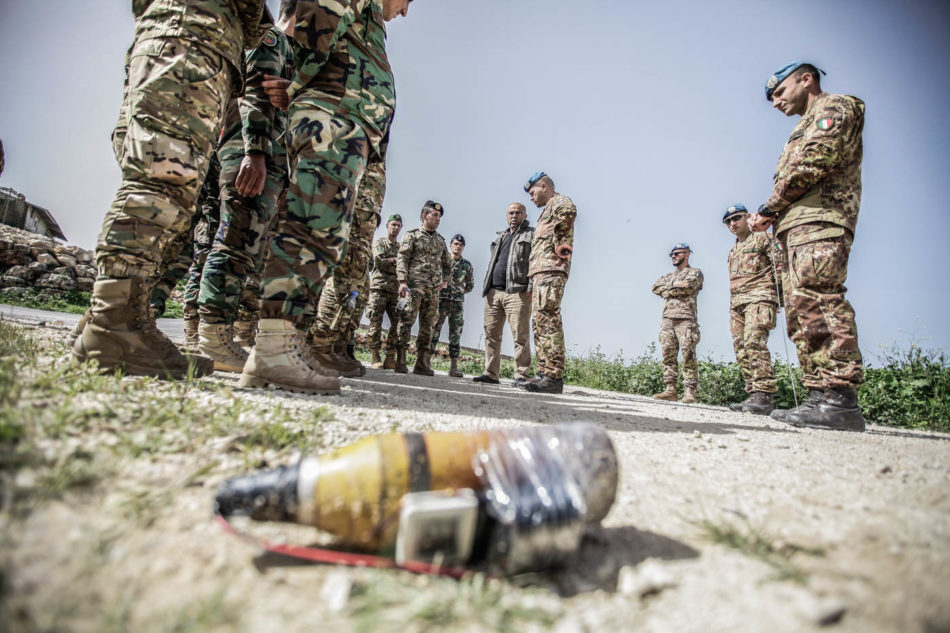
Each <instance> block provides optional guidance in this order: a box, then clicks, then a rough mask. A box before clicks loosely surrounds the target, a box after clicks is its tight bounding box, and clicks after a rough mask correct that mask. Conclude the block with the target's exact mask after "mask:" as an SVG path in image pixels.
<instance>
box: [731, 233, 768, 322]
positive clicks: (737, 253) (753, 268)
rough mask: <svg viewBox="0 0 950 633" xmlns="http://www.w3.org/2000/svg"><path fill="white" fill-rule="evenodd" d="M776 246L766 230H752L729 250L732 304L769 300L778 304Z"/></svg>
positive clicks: (738, 304)
mask: <svg viewBox="0 0 950 633" xmlns="http://www.w3.org/2000/svg"><path fill="white" fill-rule="evenodd" d="M774 250H775V245H774V244H773V242H772V238H770V237H769V236H768V235H767V234H766V233H750V234H749V235H747V236H746V238H745V239H744V240H742V241H739V239H738V238H736V243H735V245H734V246H733V247H732V250H730V251H729V292H730V293H731V295H732V299H731V302H730V306H732V307H735V306H740V305H744V304H746V303H757V302H760V301H765V302H768V303H774V304H776V305H777V304H778V295H777V294H776V290H775V271H774V270H773V268H772V255H773V251H774Z"/></svg>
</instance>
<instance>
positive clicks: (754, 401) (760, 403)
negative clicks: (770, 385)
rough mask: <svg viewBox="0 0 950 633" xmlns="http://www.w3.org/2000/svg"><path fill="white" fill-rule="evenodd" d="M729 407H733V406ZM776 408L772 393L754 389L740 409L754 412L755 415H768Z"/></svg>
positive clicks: (745, 411)
mask: <svg viewBox="0 0 950 633" xmlns="http://www.w3.org/2000/svg"><path fill="white" fill-rule="evenodd" d="M729 408H730V409H731V408H732V407H729ZM774 408H775V405H773V404H772V394H770V393H767V392H765V391H753V392H752V395H751V396H749V397H748V398H746V401H745V402H743V403H742V408H741V409H739V410H740V411H742V412H744V413H752V414H753V415H768V414H769V413H771V412H772V409H774Z"/></svg>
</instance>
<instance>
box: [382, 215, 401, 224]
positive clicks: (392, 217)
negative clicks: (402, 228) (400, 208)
mask: <svg viewBox="0 0 950 633" xmlns="http://www.w3.org/2000/svg"><path fill="white" fill-rule="evenodd" d="M393 220H395V221H396V222H399V223H400V224H401V223H402V216H401V215H399V214H398V213H393V214H392V215H391V216H389V219H388V220H386V224H389V223H390V222H392V221H393Z"/></svg>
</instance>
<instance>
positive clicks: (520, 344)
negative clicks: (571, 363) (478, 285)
mask: <svg viewBox="0 0 950 633" xmlns="http://www.w3.org/2000/svg"><path fill="white" fill-rule="evenodd" d="M506 217H507V220H508V229H507V230H504V231H499V232H498V235H497V236H496V237H495V241H494V242H492V243H491V247H490V255H489V256H488V270H487V271H485V282H484V283H483V284H482V296H483V297H485V311H484V327H485V372H484V373H483V374H482V375H481V376H475V377H474V378H472V380H474V381H475V382H484V383H488V384H493V385H497V384H498V370H499V366H500V364H501V332H502V328H504V326H505V319H507V320H508V325H509V326H510V327H511V338H512V339H513V340H514V344H515V380H514V385H515V386H516V387H522V386H524V384H525V383H526V382H528V378H529V377H530V375H531V345H530V344H529V342H528V337H529V336H530V334H531V280H530V279H529V278H528V260H529V259H530V257H531V241H532V240H533V239H534V227H533V226H531V224H529V223H528V219H527V209H525V206H524V205H523V204H521V203H520V202H513V203H512V204H509V205H508V209H507V211H506Z"/></svg>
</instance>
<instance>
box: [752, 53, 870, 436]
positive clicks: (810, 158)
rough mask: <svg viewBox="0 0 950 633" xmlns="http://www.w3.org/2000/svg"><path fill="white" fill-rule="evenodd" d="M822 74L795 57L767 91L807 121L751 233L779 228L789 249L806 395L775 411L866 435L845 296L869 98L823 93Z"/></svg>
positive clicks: (791, 312)
mask: <svg viewBox="0 0 950 633" xmlns="http://www.w3.org/2000/svg"><path fill="white" fill-rule="evenodd" d="M820 72H823V71H819V70H818V69H817V68H816V67H815V66H813V65H811V64H807V63H801V62H795V63H793V64H789V65H788V66H785V67H784V68H782V69H780V70H778V71H776V73H775V74H774V75H772V76H771V77H769V79H768V81H767V82H766V84H765V97H766V99H768V100H769V101H771V102H772V104H773V106H774V107H775V109H777V110H779V111H780V112H782V113H783V114H785V116H795V115H798V116H800V117H801V120H800V121H799V122H798V125H797V126H796V127H795V129H794V131H793V132H792V134H791V136H789V137H788V141H787V143H786V144H785V149H784V150H783V151H782V156H781V158H779V162H778V168H777V169H776V171H775V185H774V188H773V189H772V195H771V196H769V199H768V201H767V202H766V203H765V205H764V208H763V209H762V210H761V211H760V212H759V213H756V214H754V215H752V216H751V218H750V221H749V226H750V227H751V228H752V230H753V231H765V230H766V229H768V227H769V226H773V225H774V227H775V229H774V230H775V234H776V236H777V238H778V240H779V242H780V243H781V245H782V250H783V251H784V252H785V253H786V257H787V260H788V271H787V273H786V274H784V275H783V277H784V279H783V282H784V283H783V289H784V292H785V299H786V301H785V306H786V307H785V318H786V321H787V323H788V335H789V338H791V339H792V341H793V342H794V343H795V347H796V349H797V351H798V362H799V364H800V365H801V367H802V382H803V383H804V385H805V386H806V387H807V388H808V389H809V398H808V401H807V402H804V403H803V404H801V405H800V406H798V407H797V408H795V409H792V410H784V409H777V410H775V411H773V412H772V417H773V418H775V419H776V420H782V421H785V422H788V423H790V424H793V425H795V426H811V427H816V428H823V429H836V430H844V431H864V416H863V415H861V409H860V408H859V407H858V393H857V388H858V387H859V386H861V385H862V384H864V363H863V359H862V356H861V350H860V349H859V348H858V329H857V325H856V324H855V319H854V308H852V307H851V304H850V303H849V302H848V300H847V299H845V296H844V295H845V286H844V283H845V280H846V279H847V277H848V257H849V255H850V253H851V243H852V241H853V240H854V229H855V227H856V225H857V222H858V210H859V208H860V204H861V159H862V155H863V147H862V140H861V135H862V131H863V128H864V102H863V101H861V100H860V99H858V98H856V97H851V96H845V95H832V94H828V93H826V92H823V91H822V89H821V85H820V77H819V73H820Z"/></svg>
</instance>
